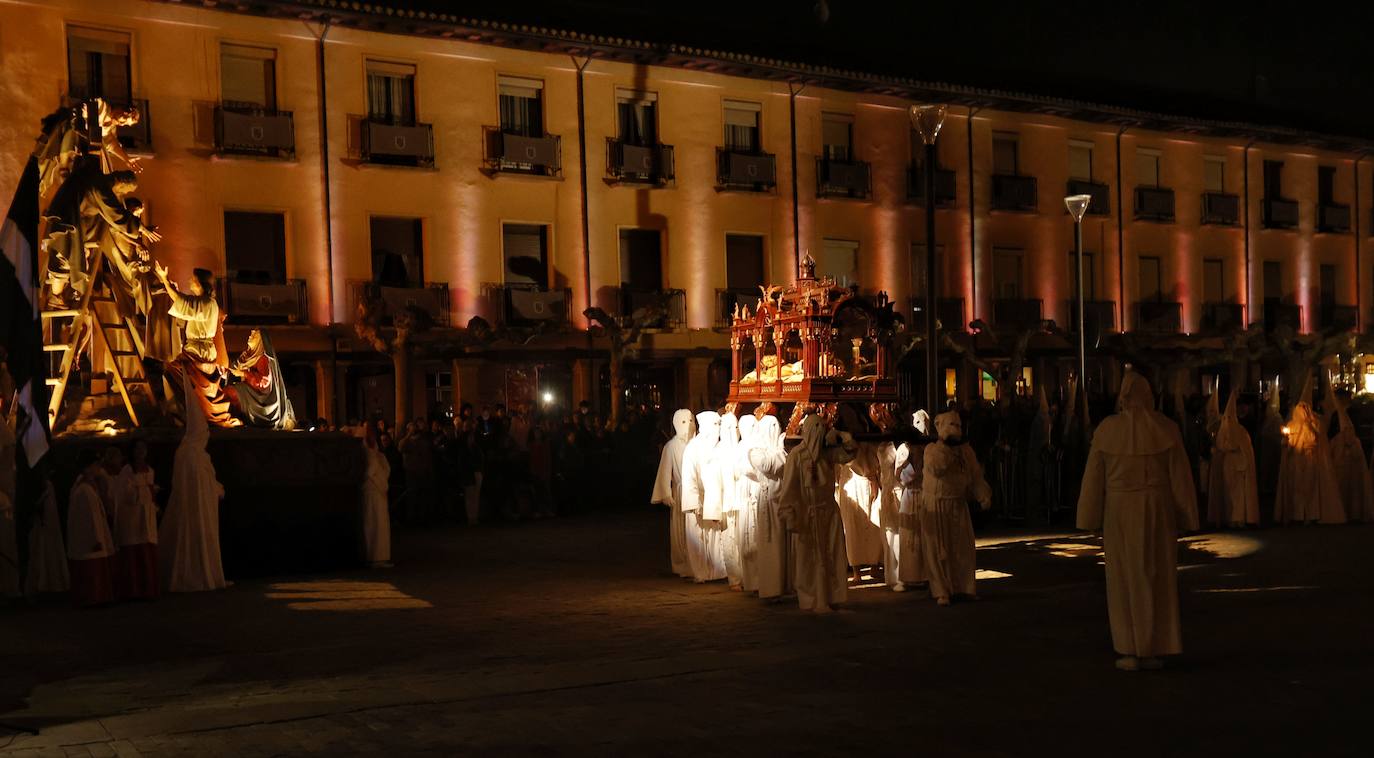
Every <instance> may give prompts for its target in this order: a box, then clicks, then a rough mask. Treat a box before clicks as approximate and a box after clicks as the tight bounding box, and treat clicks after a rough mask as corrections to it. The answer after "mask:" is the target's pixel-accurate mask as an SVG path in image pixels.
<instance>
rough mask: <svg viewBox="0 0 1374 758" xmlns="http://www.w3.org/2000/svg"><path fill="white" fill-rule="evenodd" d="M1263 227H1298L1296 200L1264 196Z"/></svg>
mask: <svg viewBox="0 0 1374 758" xmlns="http://www.w3.org/2000/svg"><path fill="white" fill-rule="evenodd" d="M1263 208H1264V228H1265V229H1296V228H1298V201H1297V200H1284V199H1282V198H1272V197H1266V198H1264V206H1263Z"/></svg>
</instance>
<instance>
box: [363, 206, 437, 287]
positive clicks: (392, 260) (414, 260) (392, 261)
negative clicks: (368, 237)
mask: <svg viewBox="0 0 1374 758" xmlns="http://www.w3.org/2000/svg"><path fill="white" fill-rule="evenodd" d="M371 232H372V280H373V281H375V282H377V283H379V284H384V285H386V286H388V287H423V286H424V282H425V260H424V248H425V239H424V225H423V223H422V222H421V221H420V219H418V218H395V217H390V216H373V217H372V218H371Z"/></svg>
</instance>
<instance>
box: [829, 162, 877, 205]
mask: <svg viewBox="0 0 1374 758" xmlns="http://www.w3.org/2000/svg"><path fill="white" fill-rule="evenodd" d="M869 194H871V183H870V182H869V170H868V163H867V162H865V161H841V160H835V159H833V158H817V159H816V197H839V198H850V199H852V200H867V199H868V196H869Z"/></svg>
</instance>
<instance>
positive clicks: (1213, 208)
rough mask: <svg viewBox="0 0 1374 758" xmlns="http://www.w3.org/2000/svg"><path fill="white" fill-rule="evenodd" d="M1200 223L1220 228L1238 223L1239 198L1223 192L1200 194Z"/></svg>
mask: <svg viewBox="0 0 1374 758" xmlns="http://www.w3.org/2000/svg"><path fill="white" fill-rule="evenodd" d="M1202 223H1204V224H1216V225H1220V226H1235V225H1236V224H1238V223H1240V197H1239V196H1237V195H1228V194H1226V193H1224V192H1204V193H1202Z"/></svg>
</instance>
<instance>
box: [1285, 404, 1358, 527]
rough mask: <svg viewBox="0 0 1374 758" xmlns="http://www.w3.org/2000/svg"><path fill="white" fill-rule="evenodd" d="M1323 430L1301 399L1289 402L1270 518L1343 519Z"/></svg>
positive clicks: (1339, 521)
mask: <svg viewBox="0 0 1374 758" xmlns="http://www.w3.org/2000/svg"><path fill="white" fill-rule="evenodd" d="M1327 448H1328V445H1327V441H1326V434H1324V433H1323V432H1322V431H1321V429H1320V428H1319V426H1318V421H1317V416H1316V414H1315V413H1313V412H1312V407H1311V406H1310V405H1308V404H1307V403H1306V402H1305V401H1300V402H1298V404H1297V405H1295V406H1293V413H1292V418H1290V419H1289V421H1288V434H1287V435H1285V439H1284V446H1283V456H1282V457H1281V458H1280V459H1279V488H1278V493H1277V495H1276V496H1275V497H1274V522H1275V523H1278V524H1287V523H1289V522H1291V521H1298V522H1309V523H1310V522H1313V521H1320V522H1321V523H1323V524H1343V523H1345V507H1344V506H1343V505H1342V504H1341V490H1340V486H1339V485H1337V483H1336V474H1335V472H1334V471H1333V470H1332V468H1331V455H1330V453H1329V452H1328V449H1327Z"/></svg>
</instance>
